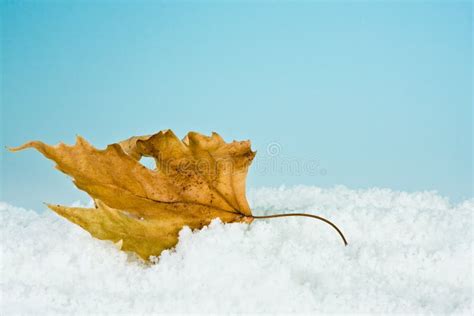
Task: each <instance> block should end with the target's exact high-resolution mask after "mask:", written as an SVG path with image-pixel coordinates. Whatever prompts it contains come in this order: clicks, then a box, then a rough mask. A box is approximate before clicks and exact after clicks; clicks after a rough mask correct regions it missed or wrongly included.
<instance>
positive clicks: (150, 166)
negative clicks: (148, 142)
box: [140, 157, 156, 170]
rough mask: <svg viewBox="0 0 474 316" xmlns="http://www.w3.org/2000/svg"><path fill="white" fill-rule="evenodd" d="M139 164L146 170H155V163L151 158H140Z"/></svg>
mask: <svg viewBox="0 0 474 316" xmlns="http://www.w3.org/2000/svg"><path fill="white" fill-rule="evenodd" d="M140 163H141V164H142V165H144V166H145V167H147V168H148V169H151V170H155V169H156V163H155V159H154V158H151V157H142V158H141V159H140Z"/></svg>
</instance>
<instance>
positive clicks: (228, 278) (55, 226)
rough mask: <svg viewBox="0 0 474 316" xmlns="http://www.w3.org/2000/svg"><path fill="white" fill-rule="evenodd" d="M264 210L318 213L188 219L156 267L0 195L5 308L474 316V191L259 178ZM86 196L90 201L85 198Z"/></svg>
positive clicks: (258, 204)
mask: <svg viewBox="0 0 474 316" xmlns="http://www.w3.org/2000/svg"><path fill="white" fill-rule="evenodd" d="M249 200H250V203H251V205H252V208H253V209H254V210H256V211H255V212H254V213H256V214H257V215H263V214H274V213H283V212H296V211H305V212H309V213H313V214H317V215H321V216H325V217H326V218H328V219H330V220H331V221H333V222H334V223H336V224H337V225H338V226H339V227H340V228H341V229H342V230H343V232H344V233H345V235H346V237H347V239H348V241H349V246H347V247H344V246H343V244H342V241H341V239H340V238H339V236H338V235H337V233H336V232H335V231H334V230H333V229H332V228H331V227H330V226H328V225H326V224H324V223H322V222H318V221H315V220H312V219H308V218H284V219H272V220H255V221H254V223H252V224H251V225H246V224H225V225H224V224H222V223H221V222H220V221H219V220H215V221H213V223H212V224H211V225H210V226H209V227H207V228H205V229H203V230H201V231H196V232H191V231H190V229H189V228H183V229H182V231H181V232H180V241H179V243H178V245H177V247H176V248H175V249H174V250H169V251H165V252H164V253H163V254H162V255H161V257H160V258H159V260H158V262H157V263H156V264H152V265H146V264H144V263H142V262H140V261H139V260H136V259H134V258H133V257H131V256H129V255H127V254H126V253H124V252H121V251H118V250H117V249H116V247H115V246H114V245H113V244H112V243H111V242H105V241H100V240H96V239H93V238H91V237H90V235H89V234H88V233H87V232H85V231H83V230H82V229H80V228H79V227H77V226H75V225H73V224H71V223H69V222H67V221H66V220H65V219H62V218H60V217H58V216H56V215H55V214H54V213H53V212H50V211H46V212H41V213H37V212H33V211H28V210H24V209H21V208H16V207H13V206H11V205H8V204H6V203H0V214H1V255H2V258H1V269H2V271H1V272H2V273H1V294H2V298H1V305H0V310H1V311H2V314H4V315H9V314H37V315H46V314H58V313H59V314H66V313H76V314H88V313H95V314H97V313H100V314H118V313H121V314H150V313H160V312H164V313H167V312H184V313H187V312H198V313H206V312H215V313H257V312H258V313H276V312H280V313H311V314H316V313H347V312H349V313H371V314H379V313H385V314H387V313H411V314H413V313H423V314H426V313H441V314H472V312H473V306H472V297H473V296H472V284H473V283H472V281H473V280H472V254H473V235H472V215H473V210H474V200H466V201H464V202H461V203H459V204H457V205H452V204H451V203H450V202H449V200H448V199H446V198H443V197H441V196H439V195H437V194H436V193H435V192H415V193H406V192H395V191H391V190H388V189H369V190H350V189H347V188H345V187H336V188H333V189H322V188H317V187H307V186H298V187H293V188H284V187H282V188H277V189H274V188H273V189H272V188H261V189H256V190H251V192H249ZM75 204H76V205H81V203H75Z"/></svg>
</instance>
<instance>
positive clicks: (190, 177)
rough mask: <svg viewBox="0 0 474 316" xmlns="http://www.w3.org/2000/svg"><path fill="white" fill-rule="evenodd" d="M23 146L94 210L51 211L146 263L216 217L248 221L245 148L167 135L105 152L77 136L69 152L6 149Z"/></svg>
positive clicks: (215, 139)
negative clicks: (185, 230)
mask: <svg viewBox="0 0 474 316" xmlns="http://www.w3.org/2000/svg"><path fill="white" fill-rule="evenodd" d="M30 147H32V148H35V149H37V150H38V151H40V152H41V153H42V154H43V155H44V156H46V157H47V158H49V159H51V160H53V161H55V162H56V164H57V165H56V168H57V169H59V170H60V171H62V172H64V173H66V174H68V175H70V176H71V177H72V178H73V179H74V183H75V185H76V186H77V187H78V188H79V189H81V190H84V191H85V192H87V193H88V194H89V195H90V196H91V197H92V198H93V199H94V201H95V203H96V208H93V209H86V208H76V207H66V206H59V205H48V206H49V207H50V208H51V209H52V210H53V211H55V212H56V213H58V214H59V215H61V216H63V217H65V218H67V219H68V220H70V221H72V222H73V223H76V224H77V225H79V226H81V227H83V228H84V229H85V230H87V231H89V232H90V233H91V234H92V235H93V236H95V237H96V238H99V239H104V240H111V241H113V242H121V244H122V249H123V250H127V251H133V252H135V253H137V254H138V255H139V256H140V257H142V258H144V259H146V260H147V259H148V258H149V256H152V255H155V256H156V255H159V254H160V253H161V252H162V251H163V250H164V249H168V248H171V247H173V246H174V245H175V244H176V243H177V241H178V232H179V230H180V229H181V228H182V227H183V226H189V227H190V228H192V229H199V228H202V227H204V226H205V225H208V224H209V223H210V222H211V220H212V219H214V218H217V217H219V218H220V219H221V220H222V221H223V222H239V221H251V216H252V213H251V211H250V208H249V205H248V203H247V200H246V197H245V179H246V176H247V170H248V167H249V166H250V164H251V162H252V159H253V158H254V156H255V152H252V150H251V149H250V142H249V141H245V142H235V141H234V142H232V143H226V142H224V140H223V139H222V138H221V137H220V136H219V135H218V134H216V133H213V134H212V135H211V136H210V137H207V136H204V135H201V134H198V133H194V132H190V133H188V135H187V136H186V137H185V138H184V139H183V141H181V140H179V139H178V138H177V137H176V135H175V134H174V133H173V132H172V131H170V130H167V131H161V132H159V133H157V134H154V135H148V136H139V137H132V138H130V139H127V140H125V141H122V142H119V143H115V144H111V145H109V146H107V148H106V149H105V150H98V149H96V148H94V147H93V146H91V145H90V144H89V143H88V142H87V141H85V140H84V139H83V138H81V137H78V138H77V142H76V144H75V145H74V146H68V145H65V144H62V143H61V144H59V145H56V146H49V145H46V144H44V143H42V142H40V141H33V142H29V143H26V144H24V145H23V146H20V147H17V148H12V149H11V150H12V151H18V150H23V149H25V148H30ZM143 156H146V157H153V158H154V159H155V162H156V169H155V170H150V169H148V168H146V167H145V166H143V165H142V164H141V163H140V162H139V160H140V159H141V157H143Z"/></svg>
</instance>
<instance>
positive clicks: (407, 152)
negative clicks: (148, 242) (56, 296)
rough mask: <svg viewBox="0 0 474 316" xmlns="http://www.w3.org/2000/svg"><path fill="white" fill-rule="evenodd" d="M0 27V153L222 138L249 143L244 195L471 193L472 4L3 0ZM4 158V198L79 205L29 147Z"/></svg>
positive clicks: (455, 196)
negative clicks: (323, 190)
mask: <svg viewBox="0 0 474 316" xmlns="http://www.w3.org/2000/svg"><path fill="white" fill-rule="evenodd" d="M1 19H2V25H1V27H2V33H1V34H2V36H1V37H2V49H1V80H2V85H1V93H2V99H1V102H2V105H1V132H2V148H3V145H9V146H14V145H19V144H22V143H24V142H25V141H28V140H32V139H39V140H43V141H45V142H47V143H52V144H54V143H57V142H59V141H65V142H66V143H73V142H74V138H75V135H76V134H80V135H82V136H84V137H85V138H86V139H88V140H89V141H90V142H91V143H93V144H95V145H97V146H99V147H103V146H105V145H106V144H108V143H112V142H115V141H119V140H122V139H125V138H128V137H129V136H132V135H143V134H149V133H153V132H156V131H158V130H161V129H165V128H171V129H173V130H174V131H175V132H176V133H177V134H178V136H184V135H185V133H186V132H187V131H188V130H195V131H199V132H203V133H210V132H211V131H217V132H219V133H220V134H221V135H222V136H223V137H224V138H225V139H226V140H232V139H238V140H241V139H251V140H252V144H253V148H254V149H256V150H257V151H258V154H257V157H258V159H257V165H258V167H254V168H253V169H252V170H251V172H250V176H249V180H248V186H249V187H257V186H264V185H265V186H279V185H281V184H287V185H292V184H308V185H318V186H323V187H330V186H333V185H336V184H343V185H346V186H349V187H352V188H367V187H375V186H376V187H389V188H392V189H397V190H407V191H418V190H437V191H439V192H440V193H441V194H443V195H446V196H449V197H450V198H451V199H453V200H460V199H463V198H468V197H471V196H472V176H473V174H472V5H471V3H470V2H410V3H408V2H345V3H344V2H337V3H334V2H333V3H330V2H231V3H217V2H200V3H197V2H178V3H176V2H175V3H172V2H169V3H168V2H158V3H157V2H133V3H132V2H119V3H117V2H114V3H112V2H108V1H100V2H99V1H96V2H92V1H82V2H73V3H72V2H52V1H51V2H49V1H48V2H40V3H32V2H18V1H2V2H1ZM275 144H277V145H275ZM268 146H270V147H271V146H277V151H278V150H279V152H278V154H277V155H276V156H271V155H269V152H268V151H267V148H268ZM271 148H273V147H271ZM271 153H274V152H271V151H270V154H271ZM0 157H1V159H2V162H1V163H2V181H1V185H2V187H1V190H0V191H1V193H2V196H1V200H4V201H7V202H9V203H12V204H14V205H19V206H26V207H33V208H36V209H38V207H40V208H41V207H42V206H41V202H43V201H47V202H55V203H56V202H58V203H70V202H72V201H74V200H77V199H79V198H84V197H85V195H84V193H80V192H79V191H78V190H77V189H76V188H75V187H74V186H73V185H72V183H71V182H70V179H68V178H67V177H65V176H64V175H63V174H61V173H59V172H57V171H55V170H54V169H53V168H52V166H53V163H52V162H51V161H48V160H46V159H45V158H43V157H42V156H41V155H40V154H39V153H37V152H35V151H33V150H30V151H26V152H21V153H16V154H13V153H9V152H7V151H6V150H2V152H1V155H0ZM267 158H268V159H267ZM259 159H260V160H259ZM272 159H273V160H272ZM269 161H270V162H271V164H272V166H273V162H274V161H276V162H277V163H276V166H277V167H270V168H269V167H268V166H269V164H270V163H269ZM288 161H290V162H291V163H293V162H296V164H304V163H305V162H312V163H314V162H317V168H316V172H306V171H304V170H303V172H295V171H294V170H293V171H291V170H280V169H279V166H281V165H282V164H283V165H284V164H285V162H288ZM262 165H263V167H261V166H262ZM300 171H301V170H300Z"/></svg>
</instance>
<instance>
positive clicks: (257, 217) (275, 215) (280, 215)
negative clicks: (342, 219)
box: [249, 213, 347, 246]
mask: <svg viewBox="0 0 474 316" xmlns="http://www.w3.org/2000/svg"><path fill="white" fill-rule="evenodd" d="M291 216H303V217H311V218H315V219H319V220H320V221H323V222H325V223H327V224H329V225H331V226H332V227H333V228H334V229H335V230H336V231H337V232H338V233H339V236H341V238H342V241H343V242H344V246H347V240H346V238H345V237H344V234H343V233H342V232H341V230H340V229H339V228H337V226H336V225H335V224H333V223H332V222H330V221H329V220H327V219H325V218H324V217H321V216H317V215H312V214H305V213H287V214H274V215H265V216H255V215H252V216H249V217H252V218H254V219H266V218H276V217H291Z"/></svg>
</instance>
